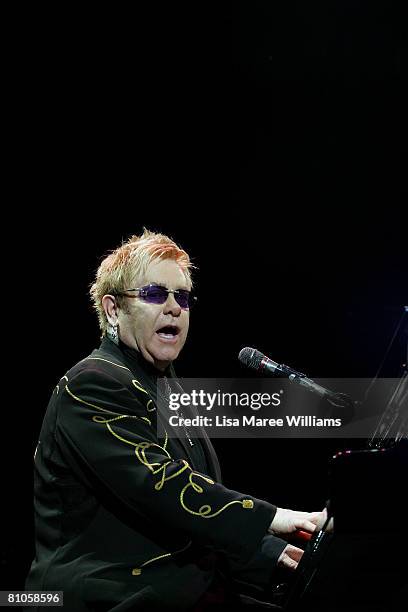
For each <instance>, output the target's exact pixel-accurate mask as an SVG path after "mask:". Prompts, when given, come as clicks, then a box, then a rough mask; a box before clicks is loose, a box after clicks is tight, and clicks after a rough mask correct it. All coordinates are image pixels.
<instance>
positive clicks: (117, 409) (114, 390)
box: [56, 367, 276, 559]
mask: <svg viewBox="0 0 408 612" xmlns="http://www.w3.org/2000/svg"><path fill="white" fill-rule="evenodd" d="M65 378H66V377H65ZM132 384H133V387H134V391H133V388H132V389H129V387H128V386H127V385H125V384H123V382H122V381H120V380H119V377H118V378H117V377H115V376H114V375H112V374H111V373H110V372H106V371H104V370H102V369H98V368H97V367H95V368H92V369H90V368H87V369H84V370H82V371H80V372H79V373H77V374H75V375H74V376H73V377H72V378H71V379H66V380H65V381H64V384H63V385H60V386H61V387H62V388H61V389H60V392H59V397H58V402H59V407H58V411H57V412H58V417H57V427H56V441H57V443H58V445H59V447H60V449H61V452H62V453H63V454H64V456H65V459H66V461H68V463H69V464H70V465H71V467H72V469H74V471H75V472H76V473H77V475H79V476H82V477H85V478H86V480H87V483H89V485H90V486H91V487H92V488H93V489H94V490H98V491H100V490H103V491H104V494H105V495H108V496H109V497H110V498H111V499H112V501H113V502H114V503H115V506H116V507H119V508H123V510H124V511H126V513H127V514H128V513H129V511H131V513H134V517H135V526H137V521H138V520H143V521H145V522H148V523H149V522H150V523H152V524H153V525H154V524H157V522H159V523H160V526H161V527H163V526H166V528H168V529H172V530H173V529H174V530H180V531H181V532H184V533H186V534H188V535H189V537H190V538H191V539H193V540H195V541H197V542H199V543H203V544H207V545H211V546H214V547H215V548H217V549H219V550H223V551H225V552H226V553H227V554H231V555H234V556H236V555H238V556H239V557H240V558H241V559H250V558H251V557H252V556H253V555H254V554H255V553H256V551H257V549H258V547H259V545H260V543H261V540H262V538H263V536H264V535H265V534H266V532H267V529H268V526H269V525H270V523H271V521H272V519H273V516H274V514H275V512H276V507H275V506H273V505H271V504H269V503H268V502H266V501H263V500H258V499H256V498H253V497H249V496H247V495H244V494H242V493H239V492H237V491H232V490H229V489H227V488H225V487H224V486H222V485H221V484H218V483H215V482H214V481H213V480H211V479H210V478H209V477H207V476H205V475H203V474H200V473H198V472H195V471H194V470H193V469H192V468H191V467H190V465H189V464H188V462H187V461H186V460H185V459H173V458H172V457H171V455H170V454H169V452H168V450H167V439H166V440H165V441H164V442H161V443H159V441H158V438H157V425H156V410H155V409H154V404H153V401H152V399H151V398H150V397H149V395H148V394H147V392H146V390H145V389H143V387H142V386H141V384H140V383H138V381H135V380H133V381H132Z"/></svg>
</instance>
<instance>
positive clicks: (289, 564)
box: [283, 555, 298, 570]
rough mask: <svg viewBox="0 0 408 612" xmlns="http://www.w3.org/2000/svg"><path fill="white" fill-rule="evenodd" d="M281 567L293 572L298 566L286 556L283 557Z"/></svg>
mask: <svg viewBox="0 0 408 612" xmlns="http://www.w3.org/2000/svg"><path fill="white" fill-rule="evenodd" d="M283 566H284V567H286V568H287V569H289V570H295V569H296V568H297V566H298V564H297V561H295V560H294V559H291V558H290V557H289V556H288V555H284V557H283Z"/></svg>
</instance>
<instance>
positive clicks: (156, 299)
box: [139, 285, 191, 310]
mask: <svg viewBox="0 0 408 612" xmlns="http://www.w3.org/2000/svg"><path fill="white" fill-rule="evenodd" d="M168 294H169V292H168V291H167V289H165V288H164V287H160V286H159V285H150V286H149V287H143V288H142V289H141V290H140V292H139V297H141V298H142V299H143V300H145V302H149V304H164V302H165V301H166V300H167V296H168ZM174 298H175V300H176V302H177V304H178V305H179V306H180V307H181V308H183V309H186V310H187V309H189V308H190V305H191V304H190V292H189V291H186V290H185V289H179V290H178V291H175V292H174Z"/></svg>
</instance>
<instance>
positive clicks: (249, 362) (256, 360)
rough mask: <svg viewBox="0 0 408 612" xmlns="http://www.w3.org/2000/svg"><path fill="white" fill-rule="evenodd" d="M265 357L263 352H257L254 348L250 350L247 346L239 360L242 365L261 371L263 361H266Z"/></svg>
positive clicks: (241, 352) (240, 354) (240, 353)
mask: <svg viewBox="0 0 408 612" xmlns="http://www.w3.org/2000/svg"><path fill="white" fill-rule="evenodd" d="M264 357H265V355H262V353H261V352H259V351H257V350H256V349H254V348H249V347H248V346H246V347H245V348H243V349H242V350H241V351H240V352H239V355H238V359H239V360H240V362H241V363H243V364H244V365H246V366H248V367H249V368H252V369H254V370H259V368H260V367H261V362H262V359H264Z"/></svg>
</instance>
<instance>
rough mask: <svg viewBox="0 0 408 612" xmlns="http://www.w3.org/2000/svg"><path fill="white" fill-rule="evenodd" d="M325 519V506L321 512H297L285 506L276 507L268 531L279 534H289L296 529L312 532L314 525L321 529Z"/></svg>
mask: <svg viewBox="0 0 408 612" xmlns="http://www.w3.org/2000/svg"><path fill="white" fill-rule="evenodd" d="M326 520H327V510H326V508H324V509H323V510H322V511H321V512H299V511H297V510H288V509H287V508H278V509H277V510H276V514H275V516H274V518H273V521H272V523H271V524H270V526H269V529H268V531H269V533H272V534H273V535H279V536H285V535H290V534H293V533H294V532H296V531H297V530H301V531H307V532H308V533H313V532H314V530H315V529H316V527H317V528H318V529H321V528H322V527H323V525H324V523H325V522H326Z"/></svg>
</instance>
